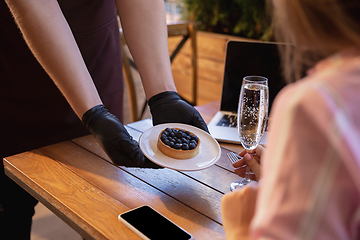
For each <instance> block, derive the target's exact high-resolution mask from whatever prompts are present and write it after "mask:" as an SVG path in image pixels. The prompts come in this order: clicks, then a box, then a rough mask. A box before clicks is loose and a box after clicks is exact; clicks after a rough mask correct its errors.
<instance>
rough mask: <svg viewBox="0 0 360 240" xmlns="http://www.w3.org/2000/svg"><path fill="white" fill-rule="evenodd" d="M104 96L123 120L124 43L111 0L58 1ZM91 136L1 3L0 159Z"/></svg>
mask: <svg viewBox="0 0 360 240" xmlns="http://www.w3.org/2000/svg"><path fill="white" fill-rule="evenodd" d="M58 2H59V4H60V7H61V10H62V11H63V14H64V16H65V17H66V20H67V21H68V23H69V25H70V28H71V30H72V31H73V34H74V36H75V40H76V42H77V44H78V46H79V48H80V51H81V54H82V56H83V58H84V61H85V63H86V66H87V68H88V70H89V72H90V74H91V76H92V78H93V80H94V82H95V85H96V87H97V89H98V91H99V94H100V97H101V99H102V101H103V103H104V105H105V107H107V108H108V109H109V111H110V112H112V113H113V114H115V115H116V116H117V117H118V118H119V119H120V121H121V120H122V100H123V77H122V60H121V45H120V44H121V43H120V35H119V27H118V24H117V18H116V9H115V4H114V1H113V0H76V1H73V0H59V1H58ZM86 134H89V132H88V131H87V130H86V128H85V127H84V126H83V124H82V122H81V121H80V119H79V118H78V117H77V116H76V114H75V113H74V112H73V110H72V109H71V108H70V106H69V104H68V103H67V101H66V99H65V98H64V97H63V96H62V94H61V93H60V91H59V90H58V88H57V87H56V86H55V84H54V83H53V81H52V80H51V79H50V78H49V76H48V75H47V74H46V72H45V71H44V69H43V68H42V67H41V65H40V64H39V63H38V62H37V60H36V59H35V57H34V56H33V54H32V53H31V51H30V50H29V48H28V46H27V45H26V43H25V41H24V39H23V38H22V35H21V33H20V31H19V29H18V28H17V26H16V24H15V22H14V20H13V18H12V16H11V13H10V11H9V8H8V7H7V5H6V4H5V2H4V1H0V157H1V158H2V157H5V156H9V155H13V154H15V153H19V152H23V151H26V150H31V149H35V148H38V147H41V146H45V145H49V144H53V143H56V142H60V141H64V140H68V139H72V138H76V137H80V136H83V135H86Z"/></svg>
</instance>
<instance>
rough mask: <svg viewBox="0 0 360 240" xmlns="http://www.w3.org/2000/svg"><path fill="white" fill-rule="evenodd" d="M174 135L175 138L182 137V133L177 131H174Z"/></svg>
mask: <svg viewBox="0 0 360 240" xmlns="http://www.w3.org/2000/svg"><path fill="white" fill-rule="evenodd" d="M175 136H176V137H177V138H182V137H183V133H182V132H180V131H179V132H177V133H175Z"/></svg>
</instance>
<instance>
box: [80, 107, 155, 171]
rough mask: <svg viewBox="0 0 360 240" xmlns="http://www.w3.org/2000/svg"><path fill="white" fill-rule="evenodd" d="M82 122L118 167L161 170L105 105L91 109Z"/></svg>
mask: <svg viewBox="0 0 360 240" xmlns="http://www.w3.org/2000/svg"><path fill="white" fill-rule="evenodd" d="M82 121H83V123H84V125H85V126H86V128H87V129H88V130H89V131H90V132H91V133H92V134H93V135H94V137H95V138H96V140H97V141H98V143H99V144H100V146H101V147H102V149H103V150H104V151H105V153H106V154H107V155H108V156H109V158H110V159H111V161H113V163H115V164H116V165H120V166H126V167H147V168H160V166H158V165H156V164H155V163H153V162H151V161H150V160H149V159H147V158H146V157H145V156H144V154H143V153H142V151H141V149H140V147H139V143H138V142H137V141H135V140H134V139H133V138H132V137H131V136H130V134H129V133H128V132H127V131H126V129H125V128H124V126H123V125H122V124H121V122H120V121H119V119H118V118H117V117H115V116H114V115H113V114H111V113H109V111H108V110H107V109H106V108H105V107H104V106H103V105H97V106H95V107H93V108H91V109H89V110H88V111H87V112H86V113H85V114H84V116H83V117H82Z"/></svg>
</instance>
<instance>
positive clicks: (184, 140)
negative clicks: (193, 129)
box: [181, 137, 189, 143]
mask: <svg viewBox="0 0 360 240" xmlns="http://www.w3.org/2000/svg"><path fill="white" fill-rule="evenodd" d="M181 142H183V143H189V141H188V140H187V139H186V138H184V137H183V138H182V139H181Z"/></svg>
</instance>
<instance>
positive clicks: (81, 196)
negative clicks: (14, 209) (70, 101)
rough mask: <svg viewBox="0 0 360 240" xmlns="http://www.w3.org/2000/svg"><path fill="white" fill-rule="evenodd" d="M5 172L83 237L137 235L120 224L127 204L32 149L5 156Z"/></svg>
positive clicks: (112, 237)
mask: <svg viewBox="0 0 360 240" xmlns="http://www.w3.org/2000/svg"><path fill="white" fill-rule="evenodd" d="M4 167H5V172H6V174H7V175H8V176H9V177H11V178H12V179H13V180H14V181H15V182H17V183H18V184H19V185H20V186H22V187H23V188H24V189H25V190H27V191H28V192H29V193H30V194H32V195H33V196H34V197H36V198H37V199H38V200H39V201H40V202H42V203H43V204H44V205H45V206H46V207H48V208H49V209H50V210H51V211H53V212H54V213H55V214H56V215H57V216H59V217H60V218H61V219H62V220H63V221H65V222H66V223H67V224H69V225H70V226H71V227H72V228H74V229H75V230H76V231H77V232H78V233H80V234H81V235H82V236H83V237H85V238H86V239H119V238H120V239H139V238H138V237H137V236H136V235H135V234H134V233H133V232H132V231H130V230H129V229H128V228H127V227H125V226H124V225H123V224H121V223H120V222H119V221H118V220H117V217H118V214H119V213H121V212H124V211H126V210H128V207H126V206H125V205H123V204H122V203H120V202H119V201H117V200H116V199H114V198H112V197H110V196H109V195H107V194H105V193H104V192H103V191H101V190H100V189H98V188H97V187H96V186H94V185H92V184H91V183H89V182H88V181H86V180H84V179H83V178H81V177H79V176H78V175H77V174H75V173H74V172H72V171H70V170H69V169H67V168H65V167H64V166H63V165H61V164H60V163H58V162H56V161H54V160H53V159H51V158H49V157H47V156H45V155H44V154H42V153H41V152H39V151H37V150H35V151H31V152H25V153H22V154H18V155H15V156H11V157H7V158H5V159H4Z"/></svg>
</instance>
